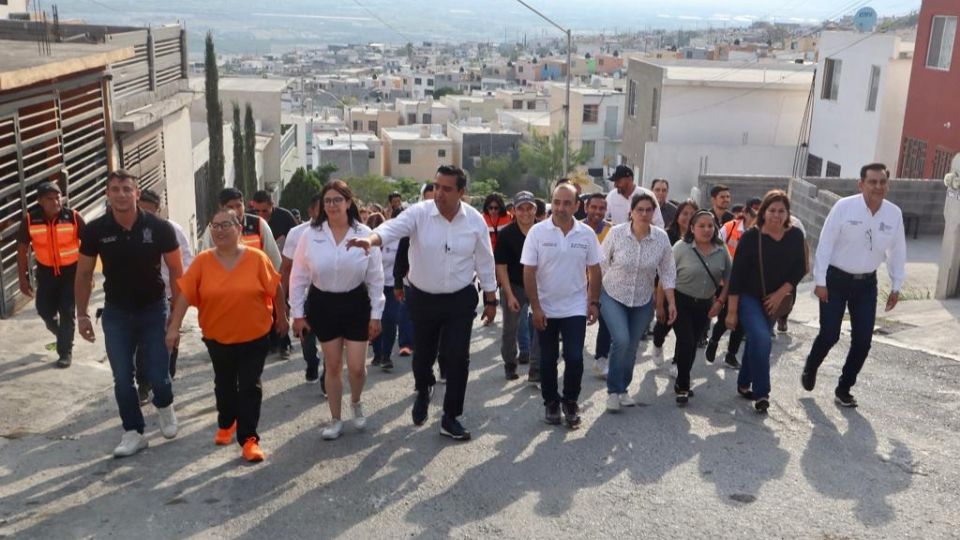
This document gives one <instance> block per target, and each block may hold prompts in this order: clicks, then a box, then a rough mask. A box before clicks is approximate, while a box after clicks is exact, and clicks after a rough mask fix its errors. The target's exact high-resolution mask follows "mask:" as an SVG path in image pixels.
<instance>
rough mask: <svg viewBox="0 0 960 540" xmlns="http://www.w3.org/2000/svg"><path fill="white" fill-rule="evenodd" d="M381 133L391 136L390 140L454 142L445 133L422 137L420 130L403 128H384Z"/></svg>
mask: <svg viewBox="0 0 960 540" xmlns="http://www.w3.org/2000/svg"><path fill="white" fill-rule="evenodd" d="M380 133H382V134H383V136H384V137H389V138H390V140H393V141H432V142H449V143H452V142H453V139H451V138H450V137H447V136H446V135H444V134H443V133H430V136H429V137H421V136H420V132H419V131H410V130H406V129H403V128H399V129H398V128H392V129H391V128H382V129H381V130H380Z"/></svg>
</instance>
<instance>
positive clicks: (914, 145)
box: [899, 137, 927, 178]
mask: <svg viewBox="0 0 960 540" xmlns="http://www.w3.org/2000/svg"><path fill="white" fill-rule="evenodd" d="M926 164H927V142H926V141H922V140H920V139H911V138H909V137H908V138H906V139H904V140H903V159H902V163H901V164H900V174H899V176H900V178H923V169H924V167H926Z"/></svg>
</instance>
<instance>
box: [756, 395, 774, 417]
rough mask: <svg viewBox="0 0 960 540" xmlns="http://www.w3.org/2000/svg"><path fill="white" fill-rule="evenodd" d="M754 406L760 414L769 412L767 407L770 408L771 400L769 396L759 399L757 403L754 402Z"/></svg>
mask: <svg viewBox="0 0 960 540" xmlns="http://www.w3.org/2000/svg"><path fill="white" fill-rule="evenodd" d="M753 408H754V409H756V410H757V412H758V413H760V414H767V409H769V408H770V400H768V399H767V398H763V399H758V400H757V401H756V403H754V404H753Z"/></svg>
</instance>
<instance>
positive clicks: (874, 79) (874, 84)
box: [867, 66, 880, 112]
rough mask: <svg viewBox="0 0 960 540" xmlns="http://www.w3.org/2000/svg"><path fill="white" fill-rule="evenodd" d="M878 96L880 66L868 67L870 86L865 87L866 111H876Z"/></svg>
mask: <svg viewBox="0 0 960 540" xmlns="http://www.w3.org/2000/svg"><path fill="white" fill-rule="evenodd" d="M879 94H880V66H870V84H869V86H867V111H870V112H872V111H876V110H877V97H878V96H879Z"/></svg>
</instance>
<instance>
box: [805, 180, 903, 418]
mask: <svg viewBox="0 0 960 540" xmlns="http://www.w3.org/2000/svg"><path fill="white" fill-rule="evenodd" d="M889 176H890V173H889V172H888V171H887V168H886V166H885V165H883V164H880V163H871V164H869V165H864V166H863V168H862V169H860V182H859V186H860V195H853V196H850V197H844V198H843V199H840V200H839V201H837V203H836V204H835V205H834V206H833V208H831V209H830V213H829V214H828V215H827V220H826V222H825V223H824V224H823V230H822V231H821V232H820V242H819V244H818V245H817V254H816V263H815V265H814V268H813V277H814V280H815V282H816V289H815V290H814V294H816V296H817V298H819V299H820V332H819V334H817V339H816V340H815V341H814V342H813V347H812V349H811V350H810V354H809V355H808V356H807V361H806V365H805V366H804V368H803V375H802V376H801V383H802V384H803V387H804V388H805V389H806V390H808V391H810V390H813V388H814V386H815V385H816V382H817V369H818V368H819V367H820V364H822V363H823V360H824V358H826V357H827V354H828V353H829V352H830V349H831V348H832V347H833V346H834V345H835V344H836V343H837V341H838V340H839V339H840V325H841V324H842V322H843V315H844V312H845V311H846V310H847V309H849V310H850V326H851V335H850V351H849V352H848V353H847V359H846V362H844V365H843V372H842V374H841V375H840V381H839V383H838V384H837V388H836V390H835V391H834V395H835V397H836V401H837V404H839V405H841V406H844V407H856V406H857V400H856V399H854V397H853V396H852V395H851V394H850V388H852V387H853V385H854V384H856V382H857V375H858V374H859V373H860V369H861V368H863V364H864V362H865V361H866V359H867V353H869V352H870V344H871V340H872V338H873V325H874V322H875V318H876V311H877V268H878V267H879V266H880V264H881V263H883V262H884V261H886V263H887V271H888V272H889V274H890V281H891V282H892V288H891V289H892V290H891V292H890V295H889V296H888V297H887V305H886V311H890V310H892V309H893V308H894V307H896V305H897V300H899V298H900V287H901V286H903V281H904V279H905V278H906V263H907V241H906V237H905V235H904V230H903V214H902V213H901V211H900V208H898V207H897V206H896V205H895V204H893V203H891V202H890V201H887V200H885V197H886V195H887V190H888V182H889Z"/></svg>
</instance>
